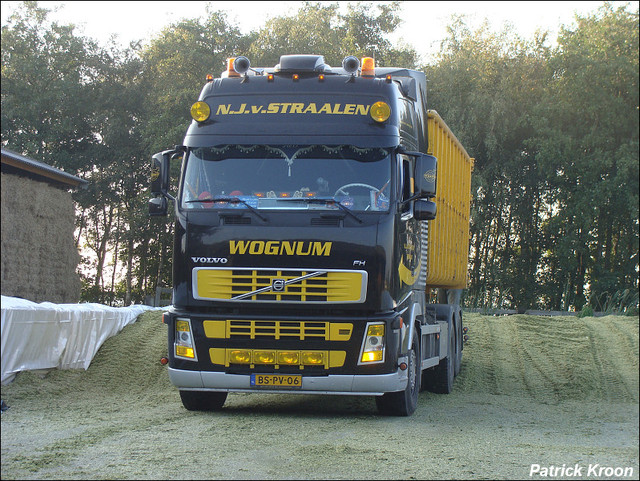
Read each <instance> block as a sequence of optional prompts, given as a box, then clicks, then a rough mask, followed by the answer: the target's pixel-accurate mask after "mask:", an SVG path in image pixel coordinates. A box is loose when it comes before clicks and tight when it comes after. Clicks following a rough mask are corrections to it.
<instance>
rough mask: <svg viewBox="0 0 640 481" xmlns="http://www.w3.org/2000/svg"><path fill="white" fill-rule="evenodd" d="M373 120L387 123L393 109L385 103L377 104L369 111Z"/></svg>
mask: <svg viewBox="0 0 640 481" xmlns="http://www.w3.org/2000/svg"><path fill="white" fill-rule="evenodd" d="M369 112H370V114H371V118H372V119H373V120H375V121H376V122H380V123H382V122H385V121H386V120H387V119H388V118H389V117H390V116H391V107H389V105H387V104H386V103H385V102H376V103H375V104H373V105H372V106H371V109H369Z"/></svg>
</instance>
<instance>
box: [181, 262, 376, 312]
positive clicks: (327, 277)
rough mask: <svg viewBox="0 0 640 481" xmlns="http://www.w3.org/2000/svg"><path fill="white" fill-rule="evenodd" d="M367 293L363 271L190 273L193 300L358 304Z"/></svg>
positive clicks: (207, 270) (208, 270)
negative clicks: (191, 276)
mask: <svg viewBox="0 0 640 481" xmlns="http://www.w3.org/2000/svg"><path fill="white" fill-rule="evenodd" d="M366 289H367V272H366V271H340V270H321V271H315V270H311V269H310V270H296V269H272V270H268V269H248V268H239V269H226V268H215V267H197V268H195V269H193V291H194V297H195V298H196V299H202V300H219V301H258V302H292V303H296V302H300V303H347V302H348V303H361V302H364V301H365V298H366Z"/></svg>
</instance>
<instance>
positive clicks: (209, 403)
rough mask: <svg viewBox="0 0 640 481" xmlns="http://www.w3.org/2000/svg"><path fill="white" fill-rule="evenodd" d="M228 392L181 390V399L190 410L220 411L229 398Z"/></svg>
mask: <svg viewBox="0 0 640 481" xmlns="http://www.w3.org/2000/svg"><path fill="white" fill-rule="evenodd" d="M227 394H228V393H226V392H215V391H180V399H182V405H183V406H184V407H185V409H187V410H189V411H219V410H220V409H222V406H223V404H224V402H225V401H226V400H227Z"/></svg>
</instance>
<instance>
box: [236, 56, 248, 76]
mask: <svg viewBox="0 0 640 481" xmlns="http://www.w3.org/2000/svg"><path fill="white" fill-rule="evenodd" d="M250 66H251V62H249V59H248V58H247V57H236V59H235V60H234V61H233V70H235V71H236V72H238V73H239V74H240V75H242V74H243V73H246V72H247V70H249V67H250Z"/></svg>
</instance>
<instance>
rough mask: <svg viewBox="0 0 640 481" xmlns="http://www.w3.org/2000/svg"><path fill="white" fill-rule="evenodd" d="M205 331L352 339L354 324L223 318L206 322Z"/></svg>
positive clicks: (228, 336) (207, 333)
mask: <svg viewBox="0 0 640 481" xmlns="http://www.w3.org/2000/svg"><path fill="white" fill-rule="evenodd" d="M202 325H203V327H204V334H205V336H206V337H208V338H210V339H231V338H247V339H258V338H271V339H283V338H295V339H300V340H304V339H322V340H325V341H348V340H349V339H351V333H352V332H353V324H350V323H343V322H322V321H251V320H237V319H234V320H221V321H204V322H203V323H202Z"/></svg>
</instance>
